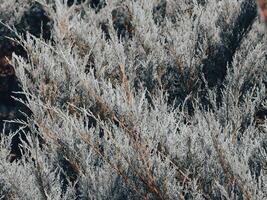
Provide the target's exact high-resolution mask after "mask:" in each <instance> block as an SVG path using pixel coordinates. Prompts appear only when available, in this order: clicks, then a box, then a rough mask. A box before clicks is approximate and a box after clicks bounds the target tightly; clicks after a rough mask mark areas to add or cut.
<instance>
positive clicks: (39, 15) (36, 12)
mask: <svg viewBox="0 0 267 200" xmlns="http://www.w3.org/2000/svg"><path fill="white" fill-rule="evenodd" d="M15 27H16V28H17V29H18V31H19V32H20V33H22V34H24V35H25V34H26V32H27V31H28V32H29V33H31V34H32V35H34V36H36V37H42V38H43V39H45V40H48V39H50V38H51V29H52V21H51V19H50V17H49V15H48V13H47V12H46V11H45V9H44V8H43V6H42V5H41V4H40V3H38V2H35V3H33V4H32V6H31V7H30V9H29V10H27V11H26V12H25V13H24V15H23V16H22V18H21V21H20V22H19V23H18V24H17V25H15Z"/></svg>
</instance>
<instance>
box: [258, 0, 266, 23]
mask: <svg viewBox="0 0 267 200" xmlns="http://www.w3.org/2000/svg"><path fill="white" fill-rule="evenodd" d="M259 6H260V9H261V12H262V15H263V17H264V19H265V23H267V5H266V3H265V0H259Z"/></svg>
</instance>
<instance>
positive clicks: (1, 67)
mask: <svg viewBox="0 0 267 200" xmlns="http://www.w3.org/2000/svg"><path fill="white" fill-rule="evenodd" d="M0 83H1V85H0V130H1V132H0V133H1V134H6V135H9V134H10V132H16V131H17V133H16V134H15V135H14V136H13V138H12V142H11V155H13V158H12V160H13V159H17V158H20V157H21V156H22V152H21V150H20V145H21V144H22V140H24V141H26V135H25V132H27V131H28V130H26V129H23V130H22V129H20V128H21V126H20V124H18V123H14V122H8V121H10V120H16V119H19V120H23V121H26V120H27V117H30V116H31V115H32V113H31V111H30V109H29V108H28V107H27V106H26V105H24V104H23V103H21V102H19V101H16V100H15V99H14V98H18V99H21V100H23V101H26V97H25V95H23V94H16V93H14V92H22V88H21V86H20V84H19V82H18V80H17V77H16V75H15V70H14V68H13V66H12V65H11V64H10V63H9V61H8V59H7V58H6V57H2V58H0ZM13 97H14V98H13ZM18 130H19V131H18ZM24 131H25V132H24Z"/></svg>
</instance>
